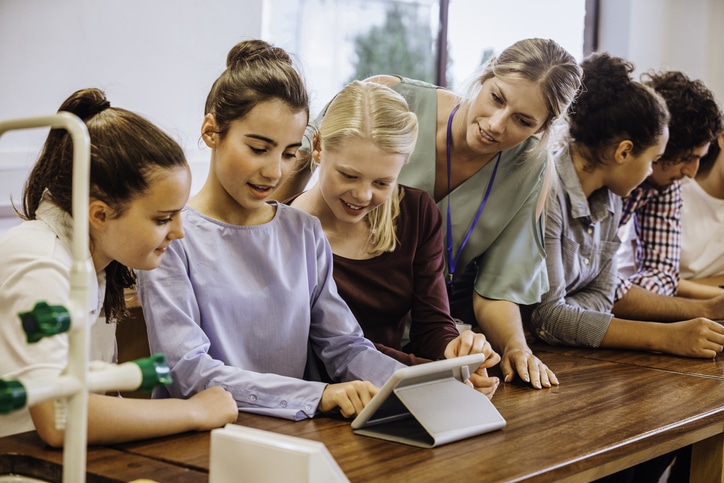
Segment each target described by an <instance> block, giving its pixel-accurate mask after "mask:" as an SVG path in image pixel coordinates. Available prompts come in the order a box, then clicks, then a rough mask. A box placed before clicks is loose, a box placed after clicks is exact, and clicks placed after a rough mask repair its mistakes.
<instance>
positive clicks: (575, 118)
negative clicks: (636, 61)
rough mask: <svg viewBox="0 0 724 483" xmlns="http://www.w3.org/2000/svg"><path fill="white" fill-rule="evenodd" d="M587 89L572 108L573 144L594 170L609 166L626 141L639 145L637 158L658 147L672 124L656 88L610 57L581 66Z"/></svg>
mask: <svg viewBox="0 0 724 483" xmlns="http://www.w3.org/2000/svg"><path fill="white" fill-rule="evenodd" d="M581 67H582V68H583V86H582V88H581V92H580V94H579V95H578V97H577V98H576V99H575V100H574V101H573V104H571V106H570V107H569V109H568V113H567V120H568V126H569V132H568V134H569V142H570V143H572V144H573V145H575V148H576V150H577V151H578V152H579V153H580V154H581V155H582V156H583V157H584V158H585V159H586V161H587V163H588V168H590V169H593V168H595V167H596V166H597V165H599V164H604V163H605V162H606V159H607V158H608V155H609V154H611V153H612V149H611V148H615V146H616V145H618V144H619V143H620V142H621V141H623V140H630V141H631V142H633V154H638V153H641V152H643V151H645V150H647V149H648V148H650V147H651V146H653V145H654V144H656V142H657V139H658V138H659V136H660V135H661V134H662V133H663V132H664V129H665V127H666V126H667V124H668V122H669V111H668V110H667V108H666V103H665V102H664V100H663V99H662V98H661V96H660V95H658V94H657V93H656V92H655V91H654V90H653V89H651V88H650V87H647V86H645V85H643V84H642V83H640V82H637V81H635V80H634V79H633V78H632V77H631V73H632V72H633V70H634V66H633V64H631V63H630V62H628V61H626V60H625V59H623V58H620V57H612V56H610V55H609V54H607V53H597V54H592V55H590V56H589V57H587V58H586V59H584V60H583V62H581Z"/></svg>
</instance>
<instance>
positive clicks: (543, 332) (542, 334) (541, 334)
mask: <svg viewBox="0 0 724 483" xmlns="http://www.w3.org/2000/svg"><path fill="white" fill-rule="evenodd" d="M538 335H539V336H541V337H543V336H544V335H546V332H545V331H544V330H539V331H538Z"/></svg>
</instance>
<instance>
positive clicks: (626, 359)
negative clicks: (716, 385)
mask: <svg viewBox="0 0 724 483" xmlns="http://www.w3.org/2000/svg"><path fill="white" fill-rule="evenodd" d="M530 345H531V348H532V349H533V352H534V353H535V354H539V353H540V355H539V357H540V359H541V360H542V361H543V362H544V363H547V362H546V355H545V354H546V353H550V352H553V353H556V354H568V355H572V356H576V357H583V358H586V359H596V360H600V361H609V362H617V363H621V364H631V365H635V366H641V367H648V368H651V369H659V370H662V371H669V372H676V373H679V374H690V375H695V376H702V377H712V378H715V379H722V380H724V355H722V354H719V356H718V357H717V358H716V359H693V358H689V357H680V356H673V355H668V354H659V353H654V352H642V351H622V350H615V349H597V350H591V349H579V348H575V347H551V346H549V345H547V344H543V343H541V342H534V343H532V344H530Z"/></svg>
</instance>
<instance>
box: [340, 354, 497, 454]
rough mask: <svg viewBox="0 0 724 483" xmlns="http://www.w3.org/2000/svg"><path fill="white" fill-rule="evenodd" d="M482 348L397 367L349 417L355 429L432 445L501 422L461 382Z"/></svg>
mask: <svg viewBox="0 0 724 483" xmlns="http://www.w3.org/2000/svg"><path fill="white" fill-rule="evenodd" d="M484 360H485V356H484V355H483V354H472V355H469V356H464V357H456V358H454V359H446V360H441V361H434V362H428V363H426V364H419V365H416V366H410V367H405V368H402V369H399V370H397V371H396V372H395V373H394V374H393V375H392V376H391V377H390V379H389V380H388V381H387V382H386V383H385V384H384V386H382V388H381V389H380V391H379V392H378V393H377V394H376V395H375V396H374V397H373V398H372V400H371V401H370V402H369V404H367V406H365V408H364V409H363V410H362V411H361V412H360V413H359V415H358V416H357V417H356V418H355V419H354V420H353V421H352V429H353V430H354V432H355V433H356V434H360V435H364V436H371V437H375V438H381V439H386V440H389V441H396V442H398V443H405V444H410V445H413V446H420V447H423V448H432V447H434V446H439V445H441V444H445V443H450V442H453V441H458V440H460V439H464V438H468V437H471V436H475V435H478V434H482V433H487V432H489V431H494V430H497V429H501V428H503V427H504V426H505V419H503V417H502V416H501V415H500V413H499V412H498V410H497V409H496V408H495V406H493V404H492V403H491V402H490V400H489V399H488V398H487V397H486V396H485V395H483V394H481V393H479V392H478V391H475V390H474V389H472V388H470V387H468V386H466V385H465V384H463V382H464V381H465V380H467V379H468V377H469V376H470V374H472V373H473V372H475V370H476V369H477V368H478V367H480V364H482V363H483V361H484Z"/></svg>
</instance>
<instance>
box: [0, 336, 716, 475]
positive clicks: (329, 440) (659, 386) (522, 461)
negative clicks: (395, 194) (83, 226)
mask: <svg viewBox="0 0 724 483" xmlns="http://www.w3.org/2000/svg"><path fill="white" fill-rule="evenodd" d="M540 356H541V358H542V359H543V360H544V361H545V362H546V364H548V365H549V366H550V367H551V368H552V369H553V370H554V371H555V372H556V374H557V375H558V377H559V379H560V382H561V385H560V386H558V387H554V388H550V389H543V390H532V389H529V388H527V387H524V386H523V385H521V384H519V383H515V382H514V383H509V384H502V385H501V387H500V388H499V389H498V391H497V393H496V394H495V397H494V398H493V402H494V404H495V406H496V407H497V408H498V409H499V411H500V412H501V414H502V415H503V417H505V418H506V420H507V423H508V424H507V426H506V427H505V428H504V429H503V430H500V431H495V432H492V433H488V434H485V435H481V436H478V437H475V438H470V439H467V440H463V441H460V442H457V443H452V444H449V445H445V446H441V447H438V448H434V449H421V448H415V447H412V446H407V445H403V444H398V443H391V442H387V441H382V440H378V439H374V438H368V437H364V436H358V435H355V434H353V433H352V430H351V428H350V425H349V421H346V420H342V419H334V418H325V417H317V418H315V419H312V420H305V421H300V422H291V421H286V420H280V419H274V418H268V417H263V416H256V415H249V414H240V416H239V418H238V420H237V423H239V424H242V425H246V426H250V427H254V428H258V429H263V430H267V431H273V432H278V433H283V434H288V435H292V436H298V437H303V438H308V439H312V440H317V441H322V442H323V443H325V445H326V446H327V448H328V449H329V451H330V453H331V454H332V455H333V456H334V458H335V459H336V461H337V463H338V464H339V466H340V467H341V468H342V470H343V471H344V472H345V474H346V475H347V477H348V478H349V479H350V480H351V481H352V482H357V481H365V482H367V481H395V482H397V481H415V482H426V481H460V480H463V479H466V480H468V481H476V482H478V481H480V482H488V481H490V482H497V481H506V482H508V481H532V482H536V481H541V482H550V481H564V482H566V481H590V480H592V479H595V478H599V477H601V476H605V475H607V474H610V473H613V472H616V471H619V470H621V469H624V468H627V467H629V466H632V465H635V464H637V463H640V462H642V461H646V460H648V459H650V458H653V457H655V456H658V455H661V454H665V453H668V452H670V451H673V450H675V449H677V448H680V447H684V446H687V445H689V444H693V445H694V451H693V453H692V457H693V462H692V466H693V478H694V479H692V481H696V482H697V483H698V482H719V483H722V482H724V476H723V470H722V467H723V466H724V465H723V462H722V460H723V459H724V457H723V455H724V449H723V448H722V441H723V438H724V437H723V436H722V434H723V433H724V400H723V398H722V395H724V379H721V378H717V377H702V376H701V375H695V374H688V373H683V372H671V371H668V370H663V369H658V368H651V367H648V366H646V365H642V364H631V363H628V362H612V361H609V360H602V359H600V358H593V357H584V356H582V355H579V354H573V353H569V351H568V350H567V349H556V348H550V349H546V351H545V354H542V353H541V354H540ZM687 361H688V360H687ZM678 362H680V363H683V362H686V361H678ZM449 403H450V407H451V410H454V404H455V402H454V401H450V402H449ZM20 437H25V438H27V437H29V435H27V434H26V435H22V436H18V437H9V438H4V439H0V443H2V442H3V441H7V440H12V439H13V438H20ZM209 444H210V434H209V433H187V434H183V435H179V436H174V437H169V438H159V439H155V440H148V441H142V442H137V443H129V444H124V445H117V446H115V447H113V448H97V449H91V450H90V451H89V458H88V460H89V462H88V469H89V471H94V469H95V468H94V465H96V463H95V455H96V453H97V452H106V451H113V452H116V453H118V454H123V455H125V457H126V458H130V457H137V458H139V464H145V463H148V462H150V461H155V462H158V463H159V464H161V463H162V464H166V465H169V466H171V467H173V468H183V469H185V470H187V474H186V479H185V480H177V479H175V478H176V477H175V476H174V477H171V476H169V477H168V478H165V477H163V478H160V477H159V476H158V473H156V474H155V476H154V475H150V474H149V475H148V476H149V477H151V478H155V479H156V480H158V481H162V482H163V481H206V472H207V471H208V468H209ZM1 450H2V446H0V451H1ZM46 451H47V450H46ZM58 454H59V453H58ZM117 475H118V477H122V476H123V474H122V472H120V471H119V472H118V473H117ZM195 478H198V479H195Z"/></svg>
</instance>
